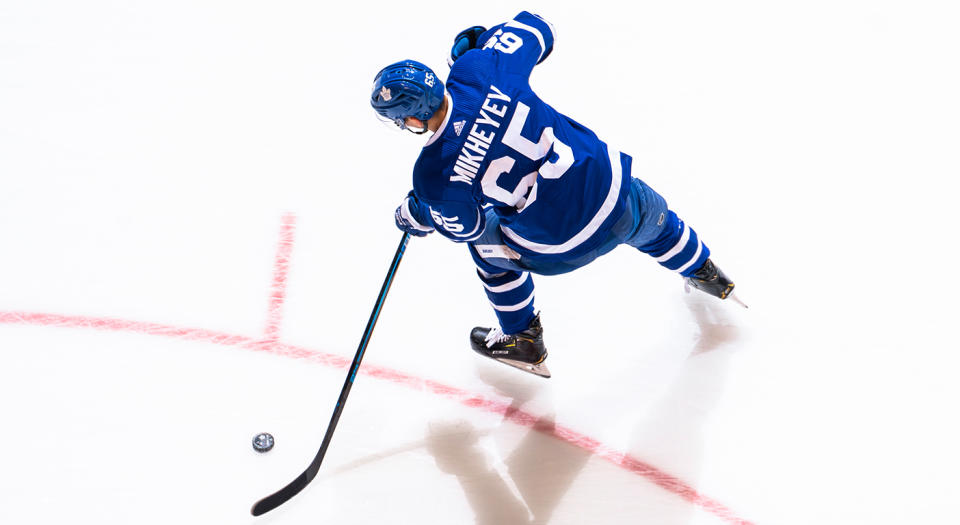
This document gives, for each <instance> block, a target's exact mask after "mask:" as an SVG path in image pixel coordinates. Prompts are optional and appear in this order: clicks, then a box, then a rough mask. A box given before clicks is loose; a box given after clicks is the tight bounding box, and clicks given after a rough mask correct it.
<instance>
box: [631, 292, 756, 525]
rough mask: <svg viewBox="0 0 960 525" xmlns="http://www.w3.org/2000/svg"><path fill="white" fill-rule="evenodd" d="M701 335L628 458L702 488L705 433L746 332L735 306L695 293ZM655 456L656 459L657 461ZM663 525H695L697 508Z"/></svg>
mask: <svg viewBox="0 0 960 525" xmlns="http://www.w3.org/2000/svg"><path fill="white" fill-rule="evenodd" d="M685 303H686V306H687V309H688V310H689V312H690V313H691V314H692V315H693V318H694V321H695V322H696V324H697V327H698V330H699V333H698V334H697V336H696V337H695V338H694V340H693V345H692V348H691V349H690V353H689V355H688V356H687V358H686V360H685V361H684V362H683V363H682V365H681V366H680V368H679V370H678V372H677V374H676V376H675V378H674V379H673V381H671V382H670V384H669V386H668V387H667V388H666V389H665V390H664V391H663V393H662V395H661V396H660V397H659V399H658V400H657V401H656V403H654V404H653V405H652V407H651V408H650V410H649V411H648V412H647V414H645V415H644V416H643V417H642V418H641V419H640V420H639V422H638V424H637V425H636V426H635V428H634V431H633V436H632V438H631V440H630V444H629V448H628V452H629V453H630V455H631V456H633V457H636V458H641V459H644V460H647V461H650V462H651V463H653V464H656V465H657V466H659V467H662V468H663V469H664V470H666V471H667V472H669V473H670V474H671V475H674V476H676V477H677V478H679V479H680V480H682V481H683V482H685V483H686V484H687V485H689V486H691V487H693V488H694V489H696V488H697V479H698V478H699V475H700V469H701V465H702V460H703V445H704V436H703V427H704V425H705V424H706V422H707V420H708V419H709V417H710V413H711V412H712V411H713V409H714V408H716V406H717V404H718V402H719V400H720V399H721V398H722V395H723V390H724V385H725V382H726V372H727V367H728V364H729V359H730V357H731V356H732V354H733V353H734V351H735V348H736V343H737V341H738V340H739V339H740V337H741V329H740V328H739V327H738V326H737V324H736V322H735V321H734V320H733V318H732V317H731V316H730V315H729V312H730V309H731V308H733V307H735V305H732V304H730V303H729V302H722V303H721V302H720V301H717V300H715V299H713V298H712V297H708V296H705V295H702V294H698V293H696V292H694V293H693V294H691V295H688V296H686V297H685ZM651 451H656V456H655V457H651V455H650V454H651ZM672 508H674V509H675V510H674V511H673V512H674V514H671V515H669V516H662V519H663V521H662V523H670V524H674V523H689V522H690V521H692V520H693V519H694V518H695V516H694V511H695V510H696V508H695V507H694V506H693V505H679V506H673V507H672Z"/></svg>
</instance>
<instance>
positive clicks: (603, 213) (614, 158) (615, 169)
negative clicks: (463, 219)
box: [500, 145, 623, 253]
mask: <svg viewBox="0 0 960 525" xmlns="http://www.w3.org/2000/svg"><path fill="white" fill-rule="evenodd" d="M607 153H608V155H609V156H610V175H611V180H610V191H608V192H607V197H606V199H604V201H603V204H602V205H601V206H600V209H599V210H597V213H596V214H595V215H594V216H593V219H591V220H590V222H589V223H587V225H586V226H584V227H583V229H582V230H580V232H579V233H577V234H576V235H574V236H573V237H572V238H571V239H570V240H568V241H567V242H565V243H563V244H540V243H537V242H533V241H529V240H527V239H524V238H523V237H521V236H519V235H517V233H516V232H514V231H513V230H511V229H510V228H509V227H507V226H500V229H501V230H502V231H503V234H504V235H506V236H507V237H509V238H510V240H511V241H513V242H515V243H517V244H519V245H520V246H522V247H524V248H526V249H528V250H530V251H532V252H537V253H565V252H569V251H570V250H572V249H574V248H576V247H577V246H580V245H581V244H583V243H584V241H586V240H587V239H589V238H590V237H591V236H592V235H593V234H594V233H597V230H599V229H600V225H601V224H603V221H605V220H607V217H609V216H610V214H611V213H613V209H614V208H616V206H617V199H619V198H620V186H621V183H622V182H623V165H622V164H621V159H620V151H619V150H617V149H614V148H611V147H610V145H607Z"/></svg>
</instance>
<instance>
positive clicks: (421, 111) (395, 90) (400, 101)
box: [370, 60, 443, 132]
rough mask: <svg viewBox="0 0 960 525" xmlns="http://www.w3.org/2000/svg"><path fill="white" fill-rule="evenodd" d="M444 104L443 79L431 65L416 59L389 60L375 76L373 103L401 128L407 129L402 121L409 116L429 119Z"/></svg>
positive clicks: (380, 113) (381, 113)
mask: <svg viewBox="0 0 960 525" xmlns="http://www.w3.org/2000/svg"><path fill="white" fill-rule="evenodd" d="M441 104H443V82H440V79H438V78H437V75H435V74H434V73H433V71H432V70H431V69H430V68H429V67H427V66H425V65H423V64H421V63H420V62H417V61H415V60H402V61H400V62H395V63H393V64H390V65H389V66H387V67H385V68H383V69H381V70H380V72H379V73H377V76H376V77H375V78H374V79H373V93H372V94H371V95H370V105H371V106H373V109H374V111H376V112H377V113H378V114H379V115H380V116H381V117H383V118H386V119H388V120H390V121H393V123H395V124H396V125H397V126H400V128H401V129H407V126H406V124H404V122H403V121H404V119H406V118H407V117H414V118H416V119H419V120H422V121H424V122H426V121H427V120H429V119H430V117H431V116H432V115H433V114H434V113H435V112H436V111H437V110H438V109H440V105H441ZM423 131H424V132H425V131H426V129H424V130H423Z"/></svg>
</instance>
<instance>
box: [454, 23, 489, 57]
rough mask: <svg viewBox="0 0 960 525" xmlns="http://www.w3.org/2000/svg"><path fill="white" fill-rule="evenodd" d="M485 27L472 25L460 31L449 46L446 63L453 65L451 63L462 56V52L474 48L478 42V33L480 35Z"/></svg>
mask: <svg viewBox="0 0 960 525" xmlns="http://www.w3.org/2000/svg"><path fill="white" fill-rule="evenodd" d="M486 30H487V28H485V27H483V26H473V27H468V28H467V29H464V30H463V31H460V33H458V34H457V36H456V37H454V39H453V47H452V48H450V56H448V57H447V65H448V66H450V67H453V63H454V62H456V61H457V59H458V58H460V57H462V56H463V54H464V53H466V52H467V51H470V50H471V49H475V48H476V47H477V46H478V45H479V44H480V42H478V40H479V39H480V35H482V34H483V33H484V32H485V31H486Z"/></svg>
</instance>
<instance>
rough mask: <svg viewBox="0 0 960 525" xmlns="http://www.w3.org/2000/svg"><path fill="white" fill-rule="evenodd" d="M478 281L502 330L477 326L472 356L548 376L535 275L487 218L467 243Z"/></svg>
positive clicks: (490, 216) (493, 217) (493, 220)
mask: <svg viewBox="0 0 960 525" xmlns="http://www.w3.org/2000/svg"><path fill="white" fill-rule="evenodd" d="M468 246H469V250H470V256H471V257H472V258H473V261H474V263H475V264H476V265H477V276H478V277H479V278H480V282H481V283H482V284H483V288H484V292H485V293H486V294H487V299H488V300H489V301H490V305H491V306H492V307H493V310H494V313H496V315H497V320H498V321H499V324H500V326H499V327H494V328H487V327H479V326H478V327H475V328H474V329H473V330H472V331H471V332H470V345H471V347H473V349H474V350H475V351H477V352H478V353H480V354H482V355H484V356H486V357H491V358H493V359H497V360H500V361H503V362H504V363H506V364H509V365H511V366H515V367H518V368H522V369H524V370H527V371H530V372H533V373H536V374H539V375H542V376H545V377H549V375H550V374H549V371H547V370H546V368H545V367H543V366H542V365H541V364H540V363H542V362H543V360H544V359H546V357H547V349H546V347H545V346H544V344H543V328H542V326H541V325H540V315H539V313H537V312H536V311H535V309H534V306H533V301H534V295H535V294H534V285H533V276H532V275H531V274H530V272H528V271H526V270H525V269H524V268H522V267H521V266H520V265H519V260H520V256H519V255H518V254H517V253H516V252H514V251H513V250H511V249H510V248H509V247H507V246H506V245H504V244H503V240H502V238H501V237H500V227H499V220H498V218H497V217H496V215H495V214H494V213H493V212H492V211H488V213H487V227H486V228H485V230H484V233H483V234H482V235H481V236H480V238H479V239H477V240H476V241H474V242H471V243H468Z"/></svg>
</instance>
